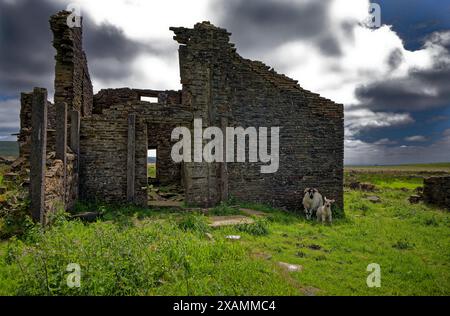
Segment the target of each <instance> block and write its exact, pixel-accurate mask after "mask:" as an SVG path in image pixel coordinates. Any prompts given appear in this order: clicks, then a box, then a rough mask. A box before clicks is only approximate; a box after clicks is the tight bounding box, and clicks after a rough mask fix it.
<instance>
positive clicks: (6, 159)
mask: <svg viewBox="0 0 450 316" xmlns="http://www.w3.org/2000/svg"><path fill="white" fill-rule="evenodd" d="M13 162H14V159H11V158H9V157H0V164H1V165H8V166H9V165H11V164H12V163H13Z"/></svg>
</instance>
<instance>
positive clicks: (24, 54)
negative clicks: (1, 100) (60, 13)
mask: <svg viewBox="0 0 450 316" xmlns="http://www.w3.org/2000/svg"><path fill="white" fill-rule="evenodd" d="M57 10H58V6H57V5H55V4H53V3H49V2H45V1H44V2H38V1H15V2H12V1H0V47H1V49H0V94H2V95H5V94H7V95H17V94H18V92H19V91H23V90H26V91H28V90H30V89H32V87H33V86H35V85H39V86H45V87H49V86H51V84H52V79H51V74H52V72H53V63H54V60H53V55H54V54H55V53H54V50H53V48H52V46H51V33H50V29H49V24H48V17H49V13H50V12H56V11H57Z"/></svg>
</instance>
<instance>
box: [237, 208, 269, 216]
mask: <svg viewBox="0 0 450 316" xmlns="http://www.w3.org/2000/svg"><path fill="white" fill-rule="evenodd" d="M239 211H241V212H242V213H244V214H245V215H248V216H267V213H264V212H261V211H256V210H252V209H249V208H240V209H239Z"/></svg>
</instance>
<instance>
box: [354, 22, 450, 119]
mask: <svg viewBox="0 0 450 316" xmlns="http://www.w3.org/2000/svg"><path fill="white" fill-rule="evenodd" d="M449 37H450V34H449V33H448V31H447V32H443V33H442V32H441V33H435V34H432V35H431V36H430V37H429V40H428V44H426V45H430V44H433V45H437V46H439V47H440V48H441V49H440V50H439V53H438V55H437V56H434V61H433V65H432V67H430V68H428V69H412V70H410V71H409V72H408V75H407V76H405V77H401V78H392V79H383V80H378V81H375V82H372V83H370V84H368V85H364V86H360V87H358V88H357V89H356V91H355V94H356V97H357V98H358V99H359V100H360V101H361V103H362V104H363V105H364V106H365V107H368V108H370V109H371V110H386V109H389V110H409V111H422V110H429V109H431V108H439V107H444V106H450V84H449V82H450V62H449V60H450V50H449V49H448V48H447V46H448V44H449ZM402 58H403V56H402V54H401V53H400V54H399V53H398V52H396V51H394V52H392V54H391V55H390V58H389V60H388V64H389V65H390V66H391V68H396V67H398V64H399V63H401V60H402Z"/></svg>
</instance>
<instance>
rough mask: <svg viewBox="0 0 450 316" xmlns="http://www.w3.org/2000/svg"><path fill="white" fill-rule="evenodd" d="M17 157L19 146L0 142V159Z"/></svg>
mask: <svg viewBox="0 0 450 316" xmlns="http://www.w3.org/2000/svg"><path fill="white" fill-rule="evenodd" d="M17 156H19V144H18V143H17V142H1V141H0V157H17Z"/></svg>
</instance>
